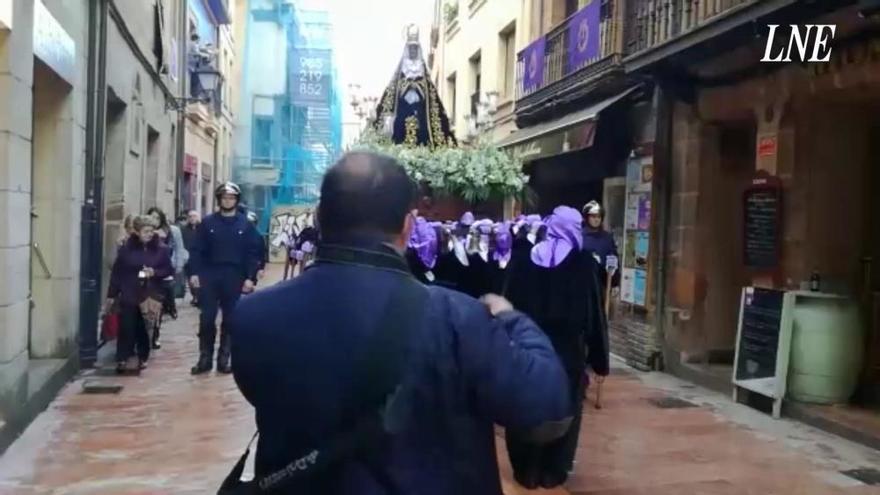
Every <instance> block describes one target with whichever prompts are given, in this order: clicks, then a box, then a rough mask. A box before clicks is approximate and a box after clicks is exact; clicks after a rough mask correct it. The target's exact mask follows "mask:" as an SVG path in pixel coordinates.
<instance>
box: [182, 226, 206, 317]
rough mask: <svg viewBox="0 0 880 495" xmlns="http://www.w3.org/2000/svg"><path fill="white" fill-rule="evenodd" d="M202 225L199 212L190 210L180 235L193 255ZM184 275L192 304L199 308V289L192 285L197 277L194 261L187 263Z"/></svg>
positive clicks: (184, 245)
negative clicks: (197, 233) (192, 280)
mask: <svg viewBox="0 0 880 495" xmlns="http://www.w3.org/2000/svg"><path fill="white" fill-rule="evenodd" d="M200 223H202V217H201V215H199V212H197V211H196V210H189V211H188V212H187V213H186V222H185V223H184V224H183V225H181V227H180V234H181V237H182V238H183V247H184V248H186V250H187V252H190V253H192V252H193V250H194V249H195V245H196V232H197V231H198V228H199V224H200ZM183 273H184V275H185V276H186V281H187V285H189V292H190V294H191V295H192V300H191V303H192V305H193V306H196V307H198V305H199V288H198V287H195V286H193V285H192V284H191V283H190V280H191V279H192V276H193V275H195V273H194V272H193V269H192V260H189V261H187V263H186V264H185V265H184V267H183Z"/></svg>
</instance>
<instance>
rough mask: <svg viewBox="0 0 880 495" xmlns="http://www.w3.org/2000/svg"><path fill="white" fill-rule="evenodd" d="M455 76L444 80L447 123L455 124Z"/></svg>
mask: <svg viewBox="0 0 880 495" xmlns="http://www.w3.org/2000/svg"><path fill="white" fill-rule="evenodd" d="M455 90H456V88H455V74H452V75H451V76H449V77H448V78H446V94H447V95H449V121H450V122H455V100H456V95H455Z"/></svg>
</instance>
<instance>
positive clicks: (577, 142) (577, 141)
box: [512, 120, 596, 162]
mask: <svg viewBox="0 0 880 495" xmlns="http://www.w3.org/2000/svg"><path fill="white" fill-rule="evenodd" d="M595 137H596V122H595V121H594V120H588V121H586V122H583V123H581V124H578V125H576V126H574V127H572V128H570V129H568V130H565V131H556V132H551V133H549V134H543V135H540V136H537V137H535V138H533V139H529V140H528V141H525V142H522V143H520V144H515V145H513V146H512V148H513V153H514V154H515V155H517V156H518V157H519V158H520V159H521V160H522V161H523V162H530V161H534V160H538V159H540V158H546V157H548V156H553V155H558V154H560V153H568V152H571V151H578V150H582V149H585V148H589V147H590V146H593V140H594V139H595Z"/></svg>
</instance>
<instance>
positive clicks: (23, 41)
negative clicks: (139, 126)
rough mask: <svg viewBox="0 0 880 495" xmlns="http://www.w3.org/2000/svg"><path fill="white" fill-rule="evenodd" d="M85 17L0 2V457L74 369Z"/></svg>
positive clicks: (67, 9)
mask: <svg viewBox="0 0 880 495" xmlns="http://www.w3.org/2000/svg"><path fill="white" fill-rule="evenodd" d="M87 12H88V2H86V1H76V2H63V1H54V0H46V1H33V0H27V1H25V0H15V1H9V0H4V1H0V205H2V207H0V211H2V213H0V216H2V220H0V225H2V226H0V280H3V283H2V288H0V450H2V448H4V447H5V445H6V444H8V442H9V441H10V440H11V439H10V438H9V436H10V435H14V434H15V433H17V431H19V430H20V428H21V427H22V426H23V425H24V424H26V422H27V421H29V419H30V417H31V416H32V415H33V414H34V411H33V408H40V407H41V404H42V402H44V401H45V397H39V395H40V394H39V393H38V392H40V391H41V390H43V389H45V388H49V389H53V390H57V389H58V388H59V387H60V385H61V384H63V383H64V380H66V378H67V376H69V374H70V373H71V372H72V370H73V369H74V367H75V364H76V357H77V353H76V351H77V344H76V342H77V330H78V322H77V319H76V315H77V308H78V307H79V275H80V259H79V253H80V251H79V243H78V242H77V241H78V240H79V238H80V210H81V208H82V205H83V187H82V186H83V182H82V180H83V170H84V167H85V165H84V162H85V157H84V142H85V129H86V118H85V109H86V90H87V88H86V69H85V68H86V65H87V54H88V48H87V46H88V42H87V33H88V25H89V19H88V15H87ZM53 393H54V392H53ZM35 395H36V397H35ZM37 410H39V409H37Z"/></svg>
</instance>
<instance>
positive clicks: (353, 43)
mask: <svg viewBox="0 0 880 495" xmlns="http://www.w3.org/2000/svg"><path fill="white" fill-rule="evenodd" d="M312 1H317V3H318V4H319V5H321V6H323V8H325V9H327V10H329V12H330V18H331V22H332V23H333V36H334V49H335V51H336V54H335V56H336V64H337V67H338V70H339V77H340V87H341V89H342V91H343V95H344V96H345V99H344V100H343V103H344V105H345V107H346V108H345V116H346V118H345V121H347V122H354V121H356V117H354V114H353V113H352V109H351V106H350V104H349V101H350V100H351V98H350V95H349V94H348V85H349V84H360V85H361V87H362V88H363V90H362V91H363V92H364V94H365V95H373V96H375V97H376V98H379V97H380V96H381V93H382V90H384V89H385V86H386V85H387V84H388V82H389V81H390V80H391V76H392V75H393V73H394V69H395V67H396V66H397V64H398V63H399V62H400V57H401V55H402V54H403V45H404V42H405V38H406V37H405V34H404V29H405V27H406V25H407V24H410V23H415V24H416V25H418V26H420V28H421V39H422V47H423V49H424V48H426V46H427V42H428V36H429V34H430V33H429V32H428V29H429V26H430V25H431V20H432V18H433V10H434V0H312ZM423 51H424V52H425V53H426V56H427V50H423Z"/></svg>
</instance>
